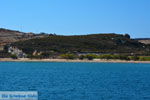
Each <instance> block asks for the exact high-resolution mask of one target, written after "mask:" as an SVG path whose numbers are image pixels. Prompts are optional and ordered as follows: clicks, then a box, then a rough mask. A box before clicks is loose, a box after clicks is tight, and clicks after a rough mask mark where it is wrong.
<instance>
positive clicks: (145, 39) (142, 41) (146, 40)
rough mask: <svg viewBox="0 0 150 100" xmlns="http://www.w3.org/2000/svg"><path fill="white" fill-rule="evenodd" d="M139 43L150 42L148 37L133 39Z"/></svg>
mask: <svg viewBox="0 0 150 100" xmlns="http://www.w3.org/2000/svg"><path fill="white" fill-rule="evenodd" d="M135 40H137V41H139V42H141V43H144V44H150V38H137V39H135Z"/></svg>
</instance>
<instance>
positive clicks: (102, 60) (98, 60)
mask: <svg viewBox="0 0 150 100" xmlns="http://www.w3.org/2000/svg"><path fill="white" fill-rule="evenodd" d="M0 61H2V62H106V63H150V61H126V60H106V59H93V60H87V59H84V60H79V59H75V60H70V59H29V58H19V59H11V58H0Z"/></svg>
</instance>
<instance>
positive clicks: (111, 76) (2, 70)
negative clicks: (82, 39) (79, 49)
mask: <svg viewBox="0 0 150 100" xmlns="http://www.w3.org/2000/svg"><path fill="white" fill-rule="evenodd" d="M0 91H38V93H39V100H150V64H130V63H128V64H124V63H58V62H57V63H48V62H0Z"/></svg>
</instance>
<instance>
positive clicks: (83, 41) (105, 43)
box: [12, 34, 149, 54]
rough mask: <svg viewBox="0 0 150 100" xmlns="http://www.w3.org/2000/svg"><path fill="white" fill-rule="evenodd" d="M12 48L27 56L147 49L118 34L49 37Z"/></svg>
mask: <svg viewBox="0 0 150 100" xmlns="http://www.w3.org/2000/svg"><path fill="white" fill-rule="evenodd" d="M12 46H16V47H18V48H19V49H22V50H23V51H24V52H25V53H27V54H32V53H33V52H34V51H37V52H53V53H81V52H98V53H127V54H131V53H137V54H143V53H146V52H148V51H149V48H148V47H147V46H146V45H145V44H142V43H139V42H138V41H136V40H133V39H130V37H129V36H128V35H120V34H91V35H78V36H58V35H57V36H49V37H45V38H38V39H30V40H26V41H20V42H15V43H13V44H12Z"/></svg>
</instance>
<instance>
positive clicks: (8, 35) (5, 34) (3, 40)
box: [0, 28, 47, 46]
mask: <svg viewBox="0 0 150 100" xmlns="http://www.w3.org/2000/svg"><path fill="white" fill-rule="evenodd" d="M45 36H47V35H46V34H34V33H24V32H20V31H15V30H9V29H3V28H0V46H3V45H5V44H9V43H12V42H16V41H20V40H28V39H33V38H38V37H45Z"/></svg>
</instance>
